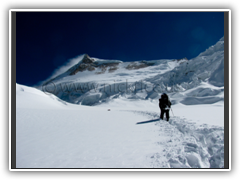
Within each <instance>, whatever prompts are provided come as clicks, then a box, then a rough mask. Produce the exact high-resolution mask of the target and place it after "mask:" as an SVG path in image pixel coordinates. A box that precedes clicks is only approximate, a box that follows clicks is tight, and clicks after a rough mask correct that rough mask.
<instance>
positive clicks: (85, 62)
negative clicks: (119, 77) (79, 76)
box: [67, 54, 120, 75]
mask: <svg viewBox="0 0 240 180" xmlns="http://www.w3.org/2000/svg"><path fill="white" fill-rule="evenodd" d="M119 63H120V62H101V61H96V60H94V59H93V58H90V57H89V56H88V55H87V54H85V55H84V57H83V59H82V60H81V61H80V62H79V63H78V64H76V65H74V66H73V67H71V68H70V69H69V70H68V71H67V73H68V74H69V75H75V74H76V73H78V72H79V71H80V72H83V71H95V70H96V71H97V72H95V73H96V74H103V73H105V72H106V71H107V69H108V68H109V69H108V72H109V73H112V72H114V71H115V70H117V69H118V67H117V66H118V65H119Z"/></svg>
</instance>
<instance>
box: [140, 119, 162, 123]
mask: <svg viewBox="0 0 240 180" xmlns="http://www.w3.org/2000/svg"><path fill="white" fill-rule="evenodd" d="M159 120H160V119H159V118H158V119H152V120H149V121H142V122H137V123H136V124H146V123H152V122H156V121H159Z"/></svg>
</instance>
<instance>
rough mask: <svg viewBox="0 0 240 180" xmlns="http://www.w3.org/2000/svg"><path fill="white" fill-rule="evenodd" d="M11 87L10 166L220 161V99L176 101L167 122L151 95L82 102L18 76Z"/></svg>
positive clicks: (217, 164)
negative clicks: (13, 148) (14, 93)
mask: <svg viewBox="0 0 240 180" xmlns="http://www.w3.org/2000/svg"><path fill="white" fill-rule="evenodd" d="M16 91H17V119H16V126H17V132H16V133H17V136H16V137H17V139H16V140H17V142H16V150H17V154H16V155H17V162H16V165H17V168H222V167H223V164H224V159H223V158H224V149H223V148H224V142H223V137H224V128H223V122H224V120H223V103H216V104H213V105H194V106H186V105H181V104H177V105H174V106H173V107H172V109H173V112H174V115H175V116H174V117H173V116H172V115H171V118H170V121H169V122H166V121H159V119H158V118H159V109H158V104H157V101H155V100H129V99H126V98H120V99H115V100H114V101H111V102H109V103H102V104H100V105H98V106H92V107H89V106H82V105H74V104H69V103H65V102H63V101H61V100H59V99H58V98H57V97H56V96H54V95H47V94H44V93H43V92H41V91H39V90H37V89H35V88H30V87H26V86H22V85H18V84H17V89H16ZM108 109H110V111H108ZM209 112H210V113H209Z"/></svg>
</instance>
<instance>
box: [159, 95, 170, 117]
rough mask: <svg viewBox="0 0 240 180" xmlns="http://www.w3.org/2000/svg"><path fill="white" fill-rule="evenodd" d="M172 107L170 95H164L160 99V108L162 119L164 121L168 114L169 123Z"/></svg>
mask: <svg viewBox="0 0 240 180" xmlns="http://www.w3.org/2000/svg"><path fill="white" fill-rule="evenodd" d="M171 105H172V104H171V102H170V101H169V98H168V95H167V94H165V93H163V94H162V95H161V98H160V99H159V108H160V109H161V114H160V119H163V116H164V114H165V113H166V117H167V121H169V109H170V108H171Z"/></svg>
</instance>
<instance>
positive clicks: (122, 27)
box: [16, 12, 224, 86]
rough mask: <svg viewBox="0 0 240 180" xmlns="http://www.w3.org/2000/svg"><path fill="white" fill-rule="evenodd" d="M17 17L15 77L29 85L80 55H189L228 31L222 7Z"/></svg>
mask: <svg viewBox="0 0 240 180" xmlns="http://www.w3.org/2000/svg"><path fill="white" fill-rule="evenodd" d="M16 19H17V22H16V23H17V39H16V41H17V56H16V57H17V59H16V65H17V74H16V76H17V77H16V78H17V83H19V84H23V85H28V86H32V85H35V84H37V83H38V82H39V81H43V80H45V79H47V78H48V77H49V76H50V75H51V74H52V73H53V71H54V70H55V69H56V68H58V67H59V66H61V65H63V64H64V63H65V62H67V61H68V60H69V59H71V58H74V57H76V56H78V55H80V54H84V53H87V54H89V55H90V56H92V57H98V58H102V59H118V60H122V61H136V60H154V59H164V58H165V59H175V58H176V59H179V58H183V57H187V58H188V59H191V58H194V57H196V56H197V55H198V54H199V53H201V52H203V51H204V50H206V49H207V48H208V47H209V46H211V45H214V44H215V43H216V42H217V41H218V40H219V39H220V38H221V37H223V35H224V13H223V12H17V18H16Z"/></svg>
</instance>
